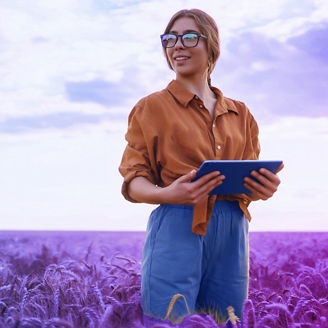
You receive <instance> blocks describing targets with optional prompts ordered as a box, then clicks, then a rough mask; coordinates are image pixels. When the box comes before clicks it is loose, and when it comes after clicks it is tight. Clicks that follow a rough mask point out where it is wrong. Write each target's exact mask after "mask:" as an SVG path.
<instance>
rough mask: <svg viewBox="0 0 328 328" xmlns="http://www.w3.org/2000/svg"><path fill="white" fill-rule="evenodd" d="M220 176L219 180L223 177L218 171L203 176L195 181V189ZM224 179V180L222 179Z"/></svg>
mask: <svg viewBox="0 0 328 328" xmlns="http://www.w3.org/2000/svg"><path fill="white" fill-rule="evenodd" d="M219 176H221V179H222V178H223V177H224V176H223V175H221V173H220V171H213V172H211V173H208V174H205V175H203V176H202V177H201V178H199V179H198V180H196V181H195V182H193V183H194V185H195V187H196V188H198V187H200V186H202V185H204V184H207V183H208V182H209V181H211V180H213V179H215V178H217V177H219ZM223 179H224V178H223Z"/></svg>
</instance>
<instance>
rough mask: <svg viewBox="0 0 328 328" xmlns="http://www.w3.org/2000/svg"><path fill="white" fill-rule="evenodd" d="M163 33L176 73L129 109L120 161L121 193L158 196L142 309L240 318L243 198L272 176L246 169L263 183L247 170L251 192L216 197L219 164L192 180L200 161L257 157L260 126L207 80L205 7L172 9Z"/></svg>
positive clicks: (274, 181) (211, 31)
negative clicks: (230, 311) (231, 313)
mask: <svg viewBox="0 0 328 328" xmlns="http://www.w3.org/2000/svg"><path fill="white" fill-rule="evenodd" d="M161 41H162V46H163V50H164V55H165V57H166V59H167V62H168V65H169V67H170V68H171V69H172V70H174V72H175V74H176V79H175V80H173V81H172V82H171V83H170V84H169V85H168V86H167V88H166V89H164V90H162V91H159V92H156V93H153V94H151V95H149V96H147V97H145V98H143V99H141V100H140V101H139V102H138V103H137V104H136V106H135V107H134V108H133V110H132V112H131V113H130V116H129V126H128V131H127V134H126V139H127V142H128V145H127V147H126V149H125V152H124V154H123V158H122V162H121V165H120V172H121V174H122V175H123V176H124V183H123V187H122V193H123V195H124V196H125V198H126V199H128V200H129V201H132V202H143V203H150V204H161V205H160V206H159V207H157V208H156V209H155V210H154V211H153V212H152V214H151V216H150V218H149V221H148V225H147V238H146V242H145V246H144V250H143V261H142V286H141V294H142V307H143V311H144V313H145V314H146V315H148V316H150V317H155V318H161V319H166V318H169V319H170V320H171V321H172V322H180V321H181V319H182V318H183V317H184V316H186V315H188V314H190V313H200V312H204V311H205V312H207V313H211V314H213V315H214V316H217V317H219V316H220V317H222V318H226V317H227V308H228V306H232V307H233V308H234V310H235V313H236V315H237V316H238V317H241V311H242V304H243V301H244V300H245V299H246V298H247V292H248V271H249V270H248V256H249V255H248V221H250V219H251V218H250V214H249V212H248V211H247V206H248V205H249V203H250V202H251V201H253V200H258V199H263V200H265V199H268V198H270V197H271V196H272V195H273V194H274V192H275V191H276V190H277V187H278V185H279V183H280V180H279V178H278V176H277V175H276V174H273V173H271V172H270V171H267V170H265V169H261V170H260V172H252V175H253V176H254V177H256V178H257V179H258V180H259V181H260V182H261V183H262V185H261V184H259V183H257V182H255V180H253V179H250V178H245V186H246V187H247V188H248V189H249V190H250V191H251V192H252V194H250V195H245V194H239V195H237V194H236V195H224V196H220V197H219V196H208V194H209V192H210V191H211V190H212V189H213V188H215V187H217V186H219V185H220V184H222V183H224V178H225V177H224V176H223V175H222V174H220V172H212V173H209V174H207V175H205V176H203V177H202V178H200V179H198V180H197V181H195V182H191V180H192V179H193V178H194V177H195V174H196V170H197V168H198V167H199V166H200V164H201V163H202V162H203V161H204V160H208V159H222V160H224V159H226V160H227V159H230V160H240V159H258V156H259V151H260V147H259V142H258V128H257V124H256V121H255V120H254V118H253V116H252V115H251V113H250V112H249V110H248V108H247V107H246V106H245V105H244V104H243V103H242V102H239V101H236V100H232V99H229V98H226V97H224V96H223V94H222V92H221V91H220V90H219V89H217V88H214V87H212V86H211V80H210V73H211V72H212V70H213V69H214V66H215V64H216V61H217V59H218V57H219V54H220V51H219V36H218V29H217V26H216V24H215V21H214V20H213V19H212V18H211V17H210V16H209V15H208V14H206V13H205V12H203V11H201V10H197V9H192V10H181V11H179V12H177V13H176V14H175V15H174V16H173V17H172V18H171V20H170V22H169V23H168V25H167V27H166V29H165V32H164V34H163V35H161ZM282 167H283V166H281V167H280V168H279V170H278V171H280V170H281V169H282ZM278 171H277V172H278Z"/></svg>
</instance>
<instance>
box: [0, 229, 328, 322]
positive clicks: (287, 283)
mask: <svg viewBox="0 0 328 328" xmlns="http://www.w3.org/2000/svg"><path fill="white" fill-rule="evenodd" d="M144 240H145V233H144V232H68V231H66V232H27V231H16V232H15V231H9V232H8V231H2V232H0V328H2V327H5V328H12V327H17V328H18V327H24V328H34V327H35V328H38V327H40V328H41V327H47V328H54V327H67V328H69V327H79V328H82V327H90V328H98V327H99V328H107V327H113V328H116V327H118V328H119V327H129V328H139V327H153V328H164V327H179V328H180V327H181V328H196V327H197V328H202V327H204V328H205V327H206V328H211V327H213V328H214V327H229V328H230V327H239V328H240V327H242V328H262V327H263V328H265V327H270V328H271V327H277V328H279V327H294V328H298V327H299V328H306V327H318V328H319V327H320V328H321V327H322V328H323V327H328V247H327V246H328V233H283V232H281V233H278V232H251V233H250V283H249V298H248V299H247V300H246V301H245V303H244V309H243V321H242V322H237V323H235V324H234V323H232V322H230V321H229V322H227V323H224V324H221V325H218V324H217V323H216V322H215V320H214V319H213V318H212V317H211V316H210V315H206V314H193V315H190V316H188V317H186V318H185V319H184V320H183V321H182V323H181V324H179V325H178V324H177V325H173V324H170V323H169V321H160V320H149V319H148V318H147V317H145V316H144V315H143V312H142V309H141V306H140V278H141V277H140V266H141V255H142V248H143V244H144Z"/></svg>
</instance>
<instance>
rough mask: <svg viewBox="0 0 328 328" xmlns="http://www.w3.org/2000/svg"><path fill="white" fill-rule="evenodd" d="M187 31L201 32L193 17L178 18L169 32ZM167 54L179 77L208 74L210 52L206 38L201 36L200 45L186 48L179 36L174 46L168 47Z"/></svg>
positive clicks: (179, 32)
mask: <svg viewBox="0 0 328 328" xmlns="http://www.w3.org/2000/svg"><path fill="white" fill-rule="evenodd" d="M187 32H197V33H200V30H199V28H198V26H197V25H196V22H195V20H194V19H193V18H191V17H181V18H178V19H177V20H176V21H175V22H174V24H173V26H172V28H171V29H170V31H169V33H175V34H179V35H181V34H184V33H187ZM166 54H167V57H168V59H169V62H170V64H171V66H172V68H173V70H174V71H175V73H176V76H177V79H179V77H182V78H184V79H185V78H192V79H194V78H195V77H197V76H199V77H200V78H202V77H203V76H204V75H205V76H206V74H207V69H208V52H207V44H206V39H204V38H200V39H199V42H198V45H197V46H196V47H194V48H186V47H184V46H183V44H182V43H181V38H180V37H179V38H178V41H177V43H176V44H175V46H174V47H173V48H167V49H166Z"/></svg>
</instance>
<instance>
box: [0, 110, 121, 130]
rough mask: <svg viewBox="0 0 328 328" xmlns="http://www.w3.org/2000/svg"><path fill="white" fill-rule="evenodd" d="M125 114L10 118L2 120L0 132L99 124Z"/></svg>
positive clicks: (60, 114)
mask: <svg viewBox="0 0 328 328" xmlns="http://www.w3.org/2000/svg"><path fill="white" fill-rule="evenodd" d="M125 118H126V115H124V114H102V115H91V114H84V113H75V112H62V113H52V114H47V115H39V116H25V117H24V116H23V117H18V118H10V119H7V120H5V121H2V122H0V133H20V132H26V131H29V130H40V129H49V128H57V129H65V128H70V127H72V126H76V125H79V124H99V123H101V122H103V121H114V120H115V121H117V120H122V119H125Z"/></svg>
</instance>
